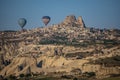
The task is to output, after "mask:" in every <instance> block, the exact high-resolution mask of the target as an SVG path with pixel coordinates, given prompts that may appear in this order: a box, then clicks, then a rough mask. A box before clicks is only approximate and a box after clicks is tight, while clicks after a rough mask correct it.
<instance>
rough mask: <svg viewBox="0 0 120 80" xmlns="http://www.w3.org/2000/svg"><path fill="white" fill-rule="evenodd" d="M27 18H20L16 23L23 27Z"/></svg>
mask: <svg viewBox="0 0 120 80" xmlns="http://www.w3.org/2000/svg"><path fill="white" fill-rule="evenodd" d="M26 23H27V20H26V19H25V18H20V19H19V20H18V24H19V25H20V27H21V28H22V29H23V27H24V26H25V25H26Z"/></svg>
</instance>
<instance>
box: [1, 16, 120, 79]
mask: <svg viewBox="0 0 120 80" xmlns="http://www.w3.org/2000/svg"><path fill="white" fill-rule="evenodd" d="M112 57H115V58H113V59H114V61H113V59H112V60H111V59H110V62H109V64H107V63H106V62H105V61H106V60H107V58H112ZM116 57H117V58H116ZM119 57H120V30H119V29H96V28H88V27H86V26H85V23H84V21H83V19H82V17H78V19H76V17H75V16H74V15H70V16H67V17H66V18H65V20H64V21H63V22H61V23H60V24H55V25H52V26H48V27H43V28H35V29H32V30H22V31H7V32H2V31H1V32H0V75H2V76H3V77H8V76H10V75H13V76H18V77H19V76H20V75H21V74H24V75H27V74H30V75H32V76H34V75H51V74H53V75H56V76H57V74H59V76H63V75H72V76H74V77H76V75H77V77H79V76H82V75H84V74H85V75H88V73H91V72H93V73H95V75H96V78H104V77H108V75H111V74H115V75H119V74H120V65H119V63H120V60H119V59H118V58H119ZM105 59H106V60H105ZM101 60H103V61H101ZM112 64H113V65H112ZM60 73H61V74H60ZM53 75H52V76H53Z"/></svg>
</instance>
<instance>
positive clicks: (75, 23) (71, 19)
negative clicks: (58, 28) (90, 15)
mask: <svg viewBox="0 0 120 80" xmlns="http://www.w3.org/2000/svg"><path fill="white" fill-rule="evenodd" d="M62 24H64V25H68V26H72V27H80V28H85V24H84V21H83V19H82V17H81V16H79V17H78V19H76V17H75V16H74V15H70V16H67V17H66V18H65V20H64V21H63V23H62Z"/></svg>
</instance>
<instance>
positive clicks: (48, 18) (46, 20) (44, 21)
mask: <svg viewBox="0 0 120 80" xmlns="http://www.w3.org/2000/svg"><path fill="white" fill-rule="evenodd" d="M50 19H51V18H50V17H49V16H43V17H42V21H43V23H44V24H45V25H47V24H48V23H49V22H50Z"/></svg>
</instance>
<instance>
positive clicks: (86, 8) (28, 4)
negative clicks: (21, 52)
mask: <svg viewBox="0 0 120 80" xmlns="http://www.w3.org/2000/svg"><path fill="white" fill-rule="evenodd" d="M71 14H74V15H75V16H76V17H78V16H82V17H83V20H84V22H85V24H86V26H87V27H97V28H113V27H114V28H120V0H0V30H18V29H20V27H19V25H18V23H17V21H18V19H19V18H26V19H27V24H26V26H25V28H26V29H32V28H36V27H40V26H43V25H44V24H43V23H42V21H41V18H42V16H44V15H47V16H50V17H51V22H50V23H49V25H51V24H57V23H60V22H62V21H63V20H64V18H65V17H66V16H67V15H71Z"/></svg>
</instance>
